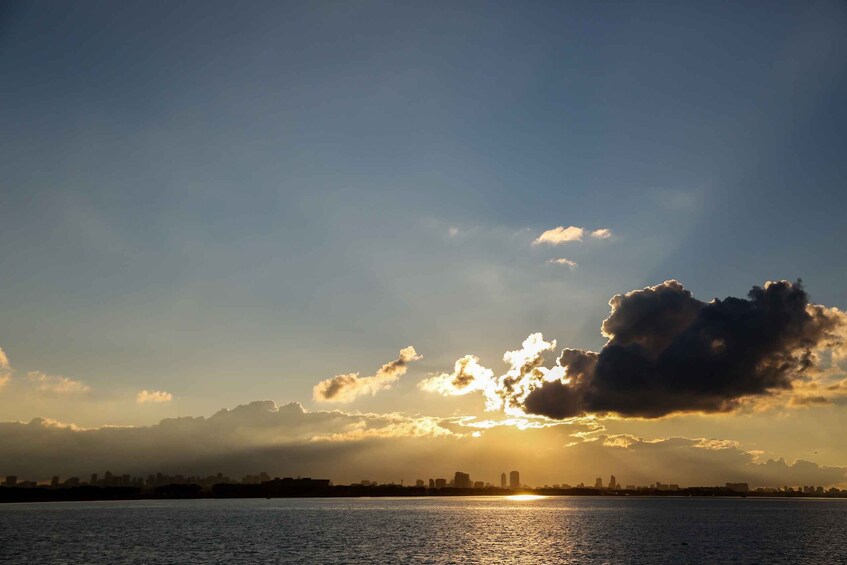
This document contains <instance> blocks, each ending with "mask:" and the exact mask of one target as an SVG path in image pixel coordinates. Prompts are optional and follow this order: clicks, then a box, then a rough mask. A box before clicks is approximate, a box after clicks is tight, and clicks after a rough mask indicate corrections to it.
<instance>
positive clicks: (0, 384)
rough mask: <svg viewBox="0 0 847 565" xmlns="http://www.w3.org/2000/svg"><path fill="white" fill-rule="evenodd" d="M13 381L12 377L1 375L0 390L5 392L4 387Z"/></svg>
mask: <svg viewBox="0 0 847 565" xmlns="http://www.w3.org/2000/svg"><path fill="white" fill-rule="evenodd" d="M11 380H12V375H10V374H8V373H6V374H0V390H3V387H5V386H6V385H7V384H9V381H11Z"/></svg>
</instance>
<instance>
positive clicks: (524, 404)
mask: <svg viewBox="0 0 847 565" xmlns="http://www.w3.org/2000/svg"><path fill="white" fill-rule="evenodd" d="M609 305H610V306H611V313H610V315H609V317H608V318H607V319H606V320H605V321H604V322H603V325H602V328H601V329H602V333H603V335H604V336H606V337H607V338H608V342H607V343H606V345H605V346H604V347H603V349H602V350H601V351H600V352H593V351H584V350H580V349H564V350H563V351H562V353H561V355H560V356H559V358H558V359H557V360H556V362H555V364H554V365H553V366H552V367H551V368H549V369H548V368H546V367H544V366H543V361H544V360H543V355H544V353H545V352H549V351H551V350H552V349H553V348H554V347H555V343H556V342H555V341H553V342H545V341H544V340H543V337H542V336H541V334H533V335H531V336H530V337H529V338H528V339H527V341H525V342H524V345H523V349H522V350H520V351H518V352H509V353H507V354H506V355H505V356H504V361H506V362H507V363H509V365H510V366H511V367H510V369H509V370H508V371H507V373H506V374H505V375H503V376H501V377H499V378H496V379H495V378H493V377H491V376H489V373H483V372H479V371H478V372H477V373H476V374H475V375H476V376H475V377H474V378H475V379H478V380H479V382H464V383H463V387H462V390H466V389H472V390H481V391H482V392H483V393H484V396H485V400H486V408H487V409H489V410H494V409H502V410H504V411H505V412H506V413H507V414H510V415H514V416H520V415H526V414H535V415H542V416H547V417H549V418H556V419H564V418H574V417H578V416H581V415H585V414H599V415H613V414H614V415H619V416H624V417H640V418H658V417H661V416H665V415H668V414H673V413H677V412H706V413H708V412H727V411H731V410H736V409H740V408H742V407H749V406H750V405H751V404H752V405H755V404H756V403H757V402H759V401H763V402H764V404H767V403H768V401H769V400H771V399H773V398H774V397H776V396H779V395H784V394H791V393H794V392H796V393H797V394H796V397H797V400H795V401H794V402H793V403H792V402H788V401H787V399H786V402H785V404H787V405H797V406H808V405H812V404H818V403H822V402H826V401H828V399H830V398H834V399H844V398H845V396H844V393H843V391H842V390H841V388H840V385H838V384H837V383H836V384H830V385H829V386H828V387H825V388H823V389H822V390H821V387H820V386H819V385H818V383H817V381H815V379H816V378H817V377H818V376H820V375H821V374H824V373H822V372H821V367H822V366H823V363H822V359H824V358H825V357H826V356H827V355H829V356H830V358H831V359H834V360H836V361H837V360H838V359H839V357H838V355H840V351H842V349H843V347H844V344H845V333H844V328H845V327H847V316H845V314H844V312H841V311H840V310H837V309H835V308H827V307H825V306H821V305H816V304H811V303H810V302H809V299H808V296H807V294H806V292H805V290H803V287H802V285H801V284H800V283H799V282H797V283H791V282H788V281H779V282H768V283H766V284H765V285H764V287H753V289H752V290H751V291H750V292H749V294H748V298H747V299H742V298H733V297H729V298H726V299H724V300H718V299H715V300H712V301H711V302H709V303H705V302H701V301H699V300H697V299H695V298H694V297H693V296H692V295H691V293H690V292H689V291H688V290H686V289H685V288H684V287H683V286H682V285H681V284H680V283H679V282H677V281H675V280H669V281H665V282H664V283H662V284H660V285H656V286H653V287H648V288H645V289H643V290H635V291H632V292H629V293H627V294H625V295H616V296H614V297H612V299H611V300H610V301H609ZM836 369H837V367H836ZM838 371H839V370H836V373H837V372H838ZM427 390H430V389H427ZM457 390H458V389H457ZM438 392H441V393H442V394H444V393H445V392H446V393H449V394H457V393H458V392H457V391H451V389H450V388H449V387H442V388H441V389H439V390H438Z"/></svg>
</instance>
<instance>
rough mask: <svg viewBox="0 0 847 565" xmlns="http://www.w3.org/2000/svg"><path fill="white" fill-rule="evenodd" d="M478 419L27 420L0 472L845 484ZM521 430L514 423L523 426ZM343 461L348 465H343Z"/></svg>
mask: <svg viewBox="0 0 847 565" xmlns="http://www.w3.org/2000/svg"><path fill="white" fill-rule="evenodd" d="M551 424H553V423H552V422H549V421H544V420H541V419H539V420H524V421H517V420H514V419H509V420H476V419H474V418H431V417H424V416H409V415H404V414H359V413H345V412H340V411H334V410H333V411H308V410H305V409H304V408H303V407H302V406H301V405H300V404H298V403H296V402H292V403H289V404H286V405H282V406H278V405H276V404H275V403H274V402H271V401H257V402H252V403H250V404H246V405H241V406H238V407H236V408H233V409H230V410H220V411H219V412H217V413H215V414H214V415H212V416H211V417H208V418H203V417H196V418H194V417H183V418H168V419H164V420H162V421H161V422H160V423H159V424H156V425H152V426H142V427H102V428H93V429H82V428H77V427H75V426H73V425H67V424H61V423H59V422H55V421H51V420H45V419H40V418H38V419H34V420H32V421H31V422H29V423H21V422H5V423H0V476H5V475H6V474H14V475H17V476H19V477H27V478H32V479H46V478H49V477H50V476H52V475H54V474H59V475H60V476H62V477H67V476H69V475H76V476H80V477H82V478H83V479H85V478H86V477H87V476H88V474H89V473H92V472H103V471H105V470H110V471H112V472H113V473H117V474H123V473H132V474H139V475H146V474H149V473H156V472H165V473H172V474H175V473H183V474H195V473H196V474H213V473H216V472H218V471H222V472H224V473H225V474H229V475H231V476H233V477H234V478H240V477H241V476H242V475H243V474H247V473H256V472H258V471H267V472H269V473H271V474H272V475H278V476H286V475H288V476H291V475H297V474H301V475H303V476H323V477H328V478H331V479H333V480H334V481H336V482H339V483H344V482H353V481H358V480H361V479H363V478H368V479H371V480H378V481H382V482H388V481H397V482H399V481H400V479H401V478H405V479H406V481H407V482H410V481H411V480H414V479H416V478H423V479H427V478H431V477H449V476H451V475H452V473H453V472H454V471H456V470H463V471H465V472H469V473H470V474H471V476H472V477H474V478H475V479H476V480H483V481H490V482H496V480H497V477H498V476H499V473H500V472H502V471H505V470H510V469H519V470H520V471H521V473H522V477H523V478H524V480H525V481H526V482H528V483H530V484H539V485H541V484H554V483H570V484H572V485H575V484H577V483H578V482H581V481H586V482H588V481H591V480H593V478H594V477H596V476H598V475H602V476H604V477H606V476H607V475H608V474H609V473H614V474H615V475H616V476H617V477H618V479H619V480H621V481H622V482H624V484H647V483H652V482H655V481H656V480H661V481H662V482H679V483H680V484H683V485H716V484H723V482H726V481H746V482H749V483H750V484H751V485H761V486H782V485H792V486H796V485H804V484H815V485H842V484H844V482H845V471H847V469H845V468H842V467H825V466H820V465H818V464H815V463H813V462H809V461H804V460H797V461H794V462H792V463H789V462H786V461H785V460H782V459H768V460H765V461H760V460H758V459H757V457H756V455H755V453H752V452H747V451H744V450H742V449H741V448H740V447H739V446H738V445H737V444H736V443H735V442H733V441H727V440H720V439H707V438H680V437H670V438H658V439H652V440H647V439H644V438H639V437H636V436H632V435H621V434H617V435H610V434H608V433H606V432H604V430H603V427H602V426H601V425H598V423H597V422H592V421H585V422H573V423H567V424H559V425H551ZM520 428H522V429H520ZM339 461H344V464H343V465H339Z"/></svg>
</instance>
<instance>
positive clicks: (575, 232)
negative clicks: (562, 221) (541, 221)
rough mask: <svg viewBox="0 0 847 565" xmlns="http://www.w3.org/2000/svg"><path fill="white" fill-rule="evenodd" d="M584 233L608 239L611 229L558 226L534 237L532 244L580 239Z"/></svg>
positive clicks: (557, 242)
mask: <svg viewBox="0 0 847 565" xmlns="http://www.w3.org/2000/svg"><path fill="white" fill-rule="evenodd" d="M586 233H587V234H588V236H589V237H592V238H594V239H609V238H610V237H612V230H610V229H608V228H600V229H596V230H591V231H589V230H587V229H585V228H580V227H577V226H568V227H564V226H559V227H555V228H553V229H550V230H547V231H545V232H544V233H542V234H541V235H539V236H538V237H537V238H535V241H533V242H532V244H533V245H542V244H547V245H561V244H563V243H570V242H574V241H582V239H583V237H585V235H586Z"/></svg>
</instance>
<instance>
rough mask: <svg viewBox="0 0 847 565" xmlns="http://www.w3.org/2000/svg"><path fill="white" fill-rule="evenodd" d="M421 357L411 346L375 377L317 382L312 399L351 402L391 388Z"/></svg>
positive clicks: (350, 376) (348, 376) (343, 377)
mask: <svg viewBox="0 0 847 565" xmlns="http://www.w3.org/2000/svg"><path fill="white" fill-rule="evenodd" d="M420 358H421V356H420V355H418V354H417V352H416V351H415V348H414V347H412V346H409V347H405V348H403V349H401V350H400V356H399V357H398V358H397V359H395V360H394V361H390V362H388V363H386V364H385V365H383V366H382V367H380V369H379V370H378V371H377V372H376V374H375V375H373V376H370V377H360V376H359V374H358V373H346V374H341V375H336V376H334V377H333V378H331V379H327V380H325V381H321V382H319V383H318V384H317V385H315V387H314V389H313V391H312V392H313V397H314V399H315V400H317V401H319V402H340V403H347V402H352V401H353V400H355V399H356V398H358V397H360V396H363V395H366V394H370V395H374V394H376V393H377V392H379V391H381V390H383V389H387V388H391V385H393V384H394V383H395V382H397V380H398V379H399V378H400V377H401V376H403V375H404V374H406V371H407V365H408V364H409V363H411V362H412V361H417V360H418V359H420Z"/></svg>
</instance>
